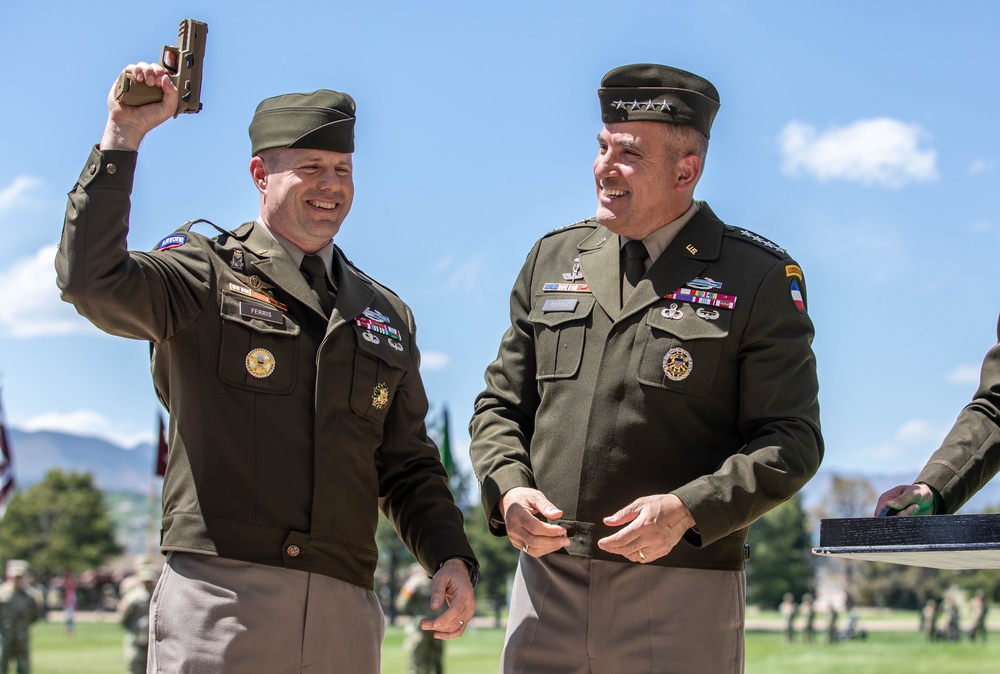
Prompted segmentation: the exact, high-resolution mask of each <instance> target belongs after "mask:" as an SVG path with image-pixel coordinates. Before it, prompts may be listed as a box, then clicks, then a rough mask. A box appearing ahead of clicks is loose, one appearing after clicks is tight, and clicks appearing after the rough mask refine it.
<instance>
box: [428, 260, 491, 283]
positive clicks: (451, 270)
mask: <svg viewBox="0 0 1000 674" xmlns="http://www.w3.org/2000/svg"><path fill="white" fill-rule="evenodd" d="M433 272H434V273H435V274H440V275H444V276H446V277H447V281H446V286H447V288H448V290H464V291H470V290H474V289H475V288H476V284H477V283H478V282H479V281H480V279H481V278H482V275H483V260H482V258H480V257H479V256H477V255H474V256H473V257H471V258H468V259H463V261H462V262H461V263H456V262H455V258H454V257H452V256H448V257H445V258H442V259H441V260H438V262H437V264H436V265H434V268H433Z"/></svg>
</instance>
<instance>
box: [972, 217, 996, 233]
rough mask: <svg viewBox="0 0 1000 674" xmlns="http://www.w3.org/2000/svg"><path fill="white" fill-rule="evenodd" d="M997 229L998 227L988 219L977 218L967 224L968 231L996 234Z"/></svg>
mask: <svg viewBox="0 0 1000 674" xmlns="http://www.w3.org/2000/svg"><path fill="white" fill-rule="evenodd" d="M997 229H998V228H997V226H996V225H994V224H993V223H992V222H989V221H988V220H979V221H977V222H973V223H972V224H971V225H969V231H970V232H976V233H982V234H996V233H997Z"/></svg>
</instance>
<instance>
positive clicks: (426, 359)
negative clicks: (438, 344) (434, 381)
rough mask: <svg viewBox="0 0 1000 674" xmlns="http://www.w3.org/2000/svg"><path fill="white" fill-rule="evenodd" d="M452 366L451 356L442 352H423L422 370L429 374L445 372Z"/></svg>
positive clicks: (421, 355)
mask: <svg viewBox="0 0 1000 674" xmlns="http://www.w3.org/2000/svg"><path fill="white" fill-rule="evenodd" d="M449 365H451V356H449V355H448V354H447V353H444V352H442V351H421V352H420V369H421V370H425V371H427V372H431V371H434V370H444V369H446V368H447V367H448V366H449Z"/></svg>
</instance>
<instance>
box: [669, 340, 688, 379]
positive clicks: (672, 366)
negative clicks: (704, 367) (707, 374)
mask: <svg viewBox="0 0 1000 674" xmlns="http://www.w3.org/2000/svg"><path fill="white" fill-rule="evenodd" d="M692 369H694V359H692V358H691V354H690V353H688V352H687V350H685V349H682V348H681V347H679V346H676V347H674V348H672V349H670V351H667V355H665V356H664V357H663V374H665V375H667V379H669V380H670V381H683V380H685V379H687V378H688V375H690V374H691V370H692Z"/></svg>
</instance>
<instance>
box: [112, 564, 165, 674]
mask: <svg viewBox="0 0 1000 674" xmlns="http://www.w3.org/2000/svg"><path fill="white" fill-rule="evenodd" d="M125 581H129V586H128V589H127V590H126V591H125V592H123V593H122V599H121V602H119V611H120V613H121V620H120V622H121V626H122V627H124V628H125V641H124V644H123V646H124V651H125V673H126V674H144V672H145V671H146V660H147V656H148V654H149V602H150V600H151V599H152V593H153V586H154V585H155V584H156V572H155V571H153V570H152V569H150V568H140V569H139V571H138V572H137V573H136V574H135V575H134V576H130V577H129V578H126V579H125V580H123V581H122V584H123V585H124V584H125Z"/></svg>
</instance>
